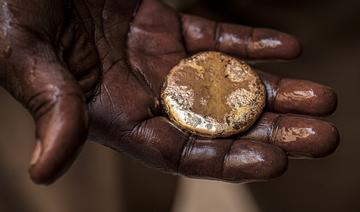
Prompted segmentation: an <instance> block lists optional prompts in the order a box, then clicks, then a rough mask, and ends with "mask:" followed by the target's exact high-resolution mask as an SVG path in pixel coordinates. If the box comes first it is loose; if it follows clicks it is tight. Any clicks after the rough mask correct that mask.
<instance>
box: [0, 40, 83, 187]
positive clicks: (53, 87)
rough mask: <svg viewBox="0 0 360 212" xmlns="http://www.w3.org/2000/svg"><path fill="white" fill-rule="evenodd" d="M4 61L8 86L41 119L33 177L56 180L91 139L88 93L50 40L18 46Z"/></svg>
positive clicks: (4, 73) (39, 179) (34, 156)
mask: <svg viewBox="0 0 360 212" xmlns="http://www.w3.org/2000/svg"><path fill="white" fill-rule="evenodd" d="M2 63H3V64H4V66H2V67H5V69H4V70H3V73H1V71H0V74H1V75H2V77H0V78H2V80H3V86H4V87H5V88H6V89H7V90H8V91H9V92H10V93H11V94H12V95H13V96H14V97H15V98H16V99H17V100H19V101H20V102H21V103H22V104H23V105H24V106H25V107H26V108H27V109H28V110H29V111H30V112H31V114H32V116H33V118H34V120H35V124H36V138H37V144H36V146H35V149H34V152H33V155H32V159H31V162H30V169H29V173H30V176H31V178H32V180H33V181H34V182H36V183H41V184H48V183H52V182H53V181H54V180H55V179H56V178H57V177H59V176H61V175H62V174H63V173H64V172H65V170H66V169H67V168H68V167H69V166H70V165H71V163H72V162H73V160H74V159H75V157H76V155H77V153H78V152H79V150H80V148H81V146H82V144H83V143H84V141H85V140H86V137H87V130H88V115H87V111H86V102H85V98H84V95H83V93H82V91H81V89H80V87H79V85H78V83H77V82H76V81H75V79H74V78H73V77H72V76H71V74H70V73H69V72H68V70H67V69H66V67H65V66H64V65H63V64H62V63H61V61H60V60H59V59H58V57H57V56H56V54H55V52H54V51H53V49H52V47H51V46H50V45H48V44H46V43H39V44H34V45H32V47H31V48H28V47H25V48H22V49H21V51H13V52H12V54H11V55H10V56H9V58H8V59H6V62H2ZM3 64H1V65H3Z"/></svg>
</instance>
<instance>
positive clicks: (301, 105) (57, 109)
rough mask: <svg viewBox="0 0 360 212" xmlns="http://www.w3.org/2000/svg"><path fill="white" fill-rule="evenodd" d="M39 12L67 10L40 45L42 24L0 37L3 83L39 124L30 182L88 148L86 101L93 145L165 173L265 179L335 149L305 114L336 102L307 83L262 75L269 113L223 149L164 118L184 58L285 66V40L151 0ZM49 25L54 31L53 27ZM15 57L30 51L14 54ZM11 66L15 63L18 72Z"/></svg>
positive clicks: (329, 133)
mask: <svg viewBox="0 0 360 212" xmlns="http://www.w3.org/2000/svg"><path fill="white" fill-rule="evenodd" d="M7 2H9V3H12V2H13V4H15V3H16V2H19V1H11V0H9V1H7ZM14 2H15V3H14ZM35 2H38V4H40V3H41V2H42V1H40V0H38V1H35ZM54 2H56V1H54ZM69 2H71V1H69ZM43 4H44V5H48V6H50V8H53V9H54V8H63V9H62V10H61V11H59V13H58V14H57V13H50V14H47V13H46V12H44V13H45V14H43V15H44V16H48V18H49V19H48V20H44V19H42V21H45V22H46V21H50V22H52V23H51V24H48V25H44V23H42V24H40V25H41V27H42V28H41V29H43V28H45V29H46V30H45V31H46V33H44V35H46V36H39V35H42V34H41V33H37V34H36V33H35V34H36V35H37V36H33V35H34V31H35V32H37V30H38V29H39V25H34V24H32V22H31V21H32V20H26V21H27V22H28V23H30V24H26V25H25V27H24V24H23V23H22V24H19V25H17V26H18V27H19V28H20V29H27V30H24V32H23V30H19V31H20V32H21V33H19V32H18V30H16V33H14V34H16V36H10V38H7V39H5V40H9V42H10V45H11V46H13V48H12V52H11V54H10V55H7V54H4V56H3V59H1V60H0V61H1V62H2V63H0V64H3V67H6V68H5V69H4V70H5V71H3V74H2V75H3V76H5V77H2V78H0V79H3V80H2V82H4V83H3V84H2V85H3V86H4V87H5V88H7V89H8V90H9V91H10V92H11V93H12V94H13V95H14V96H15V97H16V98H17V99H19V100H20V101H21V102H23V103H24V104H25V106H27V107H28V108H29V109H30V111H32V112H33V114H34V118H35V121H36V123H37V136H38V138H39V144H38V145H37V146H38V147H37V148H36V150H35V153H34V155H35V156H34V158H35V160H34V161H35V162H34V163H33V165H32V168H31V175H32V177H33V179H34V180H35V181H37V182H47V181H49V180H51V179H54V178H55V177H56V176H58V175H59V174H60V173H62V170H63V169H64V167H66V166H67V165H68V164H70V163H71V161H72V159H73V158H74V156H75V155H76V153H77V152H78V151H77V150H78V149H79V148H80V146H81V144H82V143H83V141H84V139H85V138H86V132H87V115H86V114H87V112H86V109H85V108H84V105H85V101H84V99H85V98H84V97H85V96H86V97H88V98H87V99H88V100H89V101H88V102H87V103H88V111H89V114H90V120H91V122H90V132H89V134H90V139H91V140H93V141H95V142H98V143H101V144H103V145H105V146H109V147H111V148H113V149H115V150H117V151H123V152H126V153H128V154H130V155H131V156H133V157H135V158H137V159H139V160H141V161H142V162H143V163H145V164H146V165H149V166H151V167H156V168H160V169H162V170H164V171H167V172H171V173H179V174H183V175H187V176H192V177H200V178H215V179H221V180H227V181H234V182H247V181H252V180H266V179H269V178H272V177H276V176H278V175H280V174H281V173H283V171H284V170H285V169H286V165H287V156H289V155H290V156H293V157H304V156H306V157H320V156H325V155H327V154H329V153H331V152H332V151H334V149H335V148H336V146H337V143H338V133H337V130H336V128H335V127H334V126H333V125H331V124H330V123H328V122H325V121H322V120H320V119H317V118H312V117H309V116H304V115H327V114H330V113H331V112H332V111H333V110H334V109H335V106H336V95H335V94H334V92H333V91H332V90H331V89H330V88H328V87H325V86H322V85H319V84H316V83H312V82H309V81H304V80H292V79H285V78H280V77H277V76H273V75H269V74H265V73H263V72H259V73H260V75H261V77H262V79H263V81H264V83H265V85H266V88H267V94H268V95H267V108H266V111H265V112H264V114H263V115H262V117H261V118H260V120H259V121H258V122H257V123H256V124H255V126H254V127H253V128H251V129H250V131H249V132H247V133H245V134H241V135H237V136H234V137H231V138H226V139H202V138H199V137H196V136H194V135H191V134H189V133H186V132H183V131H182V130H180V129H178V128H177V127H176V126H174V125H173V124H172V123H171V122H170V121H169V120H168V119H167V118H166V115H165V114H164V111H163V110H162V108H161V103H160V102H161V100H160V89H161V87H162V85H163V82H164V79H165V76H166V75H167V74H168V71H169V70H170V69H171V68H172V67H173V66H174V65H176V64H177V63H178V62H179V61H180V60H181V59H183V58H185V57H188V56H189V55H191V54H193V53H196V52H199V51H206V50H216V51H222V52H225V53H228V54H231V55H235V56H238V57H240V58H242V59H244V60H271V59H292V58H295V57H296V56H297V55H298V54H299V53H300V45H299V44H298V42H297V41H296V40H295V39H294V38H293V37H291V36H289V35H286V34H283V33H280V32H276V31H273V30H267V29H253V28H249V27H245V26H238V25H231V24H224V23H217V22H213V21H209V20H206V19H203V18H199V17H194V16H189V15H182V14H178V13H177V12H176V11H174V10H172V9H171V8H169V7H167V6H165V5H163V4H162V3H160V2H159V1H156V0H143V1H136V0H134V1H122V0H107V1H105V0H83V1H74V2H72V3H69V5H64V3H58V5H56V4H54V3H43ZM10 6H11V5H10ZM33 7H34V6H33ZM10 8H11V7H10ZM45 8H46V7H45ZM67 8H70V10H69V11H71V12H68V11H67V10H66V9H67ZM63 11H67V12H63ZM12 17H16V15H13V16H12ZM61 18H63V19H61ZM4 19H6V17H5V18H4ZM14 20H15V18H14ZM60 20H64V21H63V22H62V21H60ZM16 21H18V19H16ZM26 21H25V20H24V22H26ZM55 21H58V22H59V23H61V24H59V25H58V26H56V25H55V26H54V25H53V24H54V23H53V22H55ZM29 25H30V26H29ZM10 28H11V27H10ZM29 28H30V29H32V30H28V29H29ZM22 33H24V34H22ZM21 36H23V37H21ZM13 37H20V38H22V39H24V38H25V39H29V40H30V38H31V42H26V44H24V41H22V40H20V41H19V39H15V38H13ZM33 37H34V38H33ZM34 41H36V42H34ZM14 43H15V44H14ZM39 43H40V44H41V45H39ZM3 45H4V46H5V47H6V46H7V44H6V43H5V42H3ZM38 45H39V46H41V47H42V48H38ZM34 46H36V48H34ZM5 47H4V48H5ZM20 47H22V49H24V47H26V48H27V49H30V50H29V51H25V53H24V52H20V51H19V50H18V49H17V48H20ZM5 49H6V48H5ZM40 49H41V50H42V51H41V53H39V50H40ZM44 49H45V50H44ZM5 53H6V52H5ZM30 53H31V54H30ZM34 58H35V59H34ZM15 59H16V61H17V62H18V61H20V63H18V64H17V65H14V64H15ZM34 61H36V62H34ZM39 61H40V62H39ZM29 67H32V68H29ZM34 67H35V68H34ZM24 69H25V70H27V71H24ZM9 70H15V71H14V73H16V74H15V75H16V76H15V77H14V76H12V75H14V74H13V73H11V74H10V73H9V72H10V71H9ZM29 76H30V77H33V79H32V80H30V79H29ZM14 79H15V80H14ZM19 82H20V83H19ZM19 84H20V86H19ZM288 113H291V114H297V115H290V114H288Z"/></svg>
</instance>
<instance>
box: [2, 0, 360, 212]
mask: <svg viewBox="0 0 360 212" xmlns="http://www.w3.org/2000/svg"><path fill="white" fill-rule="evenodd" d="M166 2H167V3H169V4H170V5H172V6H173V7H176V8H178V9H179V10H181V11H183V12H186V13H191V14H196V15H201V16H204V17H207V18H210V19H215V20H219V21H226V22H232V23H238V24H243V25H250V26H254V27H266V28H273V29H277V30H280V31H284V32H287V33H290V34H293V35H295V36H297V37H298V38H299V39H300V40H301V42H302V43H303V46H304V53H303V56H302V57H301V58H300V59H299V60H296V61H292V62H289V63H265V64H257V65H256V66H257V68H259V69H262V70H264V71H268V72H272V73H276V74H280V75H283V76H288V77H293V78H302V79H309V80H313V81H317V82H320V83H323V84H327V85H329V86H331V87H333V88H334V89H335V90H336V91H337V93H338V97H339V106H338V110H337V112H336V113H335V114H334V115H333V116H331V117H330V118H329V119H330V120H331V121H333V122H334V123H335V124H336V125H337V126H338V128H339V131H340V133H341V144H340V147H339V148H338V150H337V151H336V152H335V154H333V155H332V156H330V157H327V158H324V159H318V160H292V161H290V164H289V170H288V172H286V173H285V175H284V176H282V177H280V178H278V179H275V180H273V181H271V182H266V183H254V184H248V185H237V184H228V183H221V182H212V181H206V180H191V179H185V178H182V177H176V176H172V175H166V174H162V173H159V172H158V171H155V170H151V169H148V168H145V167H143V166H142V165H139V164H137V163H136V162H134V161H132V160H130V159H128V158H127V157H126V156H124V155H122V154H119V153H115V152H113V151H112V150H108V149H106V148H104V147H102V146H99V145H97V144H94V143H91V142H89V143H87V144H86V146H85V148H84V150H83V152H82V154H81V155H80V158H79V160H77V162H76V163H75V165H74V166H73V167H72V168H71V170H70V172H69V173H68V174H66V175H65V176H64V177H63V178H62V179H60V180H59V181H58V182H57V183H56V184H55V185H52V186H50V187H41V186H35V185H33V184H32V182H31V181H30V180H29V178H28V176H27V174H26V172H25V171H26V170H27V167H28V164H27V162H28V161H29V158H30V154H31V150H32V148H33V145H34V144H35V142H34V133H33V130H34V127H33V123H32V119H31V117H30V116H29V114H28V113H27V112H26V111H25V110H24V109H22V107H21V106H20V105H19V104H18V103H17V102H15V101H14V100H13V99H12V98H11V97H10V96H9V95H8V94H6V93H5V92H4V91H3V90H0V152H1V153H0V211H4V212H18V211H19V212H20V211H21V212H27V211H29V212H49V211H50V212H84V211H86V212H98V211H105V212H137V211H147V212H153V211H154V212H163V211H164V212H168V211H169V212H200V211H207V212H218V211H221V212H222V211H226V212H262V211H264V212H282V211H284V212H303V211H311V212H312V211H317V212H325V211H326V212H338V211H347V212H353V211H354V212H357V211H360V201H358V200H357V199H358V196H359V195H360V181H359V180H360V168H359V163H360V154H359V153H360V151H359V149H360V142H359V139H358V136H357V132H358V131H357V130H358V129H359V125H358V124H359V123H358V122H357V121H360V114H359V111H358V109H359V108H360V96H359V91H360V70H359V69H360V42H359V38H360V14H359V12H360V1H356V0H353V1H352V0H343V1H341V2H339V1H335V0H317V1H310V0H302V1H295V0H222V1H215V0H214V1H210V0H167V1H166Z"/></svg>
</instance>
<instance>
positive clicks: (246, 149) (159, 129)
mask: <svg viewBox="0 0 360 212" xmlns="http://www.w3.org/2000/svg"><path fill="white" fill-rule="evenodd" d="M121 138H122V140H123V142H122V144H121V147H119V146H113V148H115V149H119V148H121V149H124V147H125V149H126V152H128V153H130V154H131V155H133V156H135V157H136V158H138V159H140V160H141V161H144V162H145V163H147V164H148V165H151V166H153V167H158V168H161V169H164V170H165V171H169V172H178V173H179V174H182V175H186V176H190V177H196V178H211V179H219V180H226V181H231V182H248V181H259V180H267V179H270V178H274V177H277V176H279V175H281V174H282V173H283V172H284V170H285V169H286V166H287V157H286V155H285V154H284V152H283V151H282V150H281V149H280V148H278V147H276V146H273V145H268V144H265V143H256V142H253V141H250V140H236V141H233V140H230V139H215V140H208V139H199V138H195V137H189V136H188V135H186V134H184V133H183V132H182V131H180V130H179V129H177V128H176V127H174V125H172V124H171V123H170V122H169V121H168V120H167V119H165V118H163V117H156V118H152V119H150V120H148V121H145V122H143V123H141V124H139V125H137V126H136V127H135V128H134V129H133V130H132V131H131V132H129V133H128V134H127V135H126V136H121ZM124 142H125V144H124Z"/></svg>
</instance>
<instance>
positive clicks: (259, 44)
mask: <svg viewBox="0 0 360 212" xmlns="http://www.w3.org/2000/svg"><path fill="white" fill-rule="evenodd" d="M248 49H249V55H250V56H251V57H252V58H255V59H256V58H262V59H282V60H292V59H295V58H297V57H299V56H300V55H301V53H302V46H301V43H300V41H299V40H298V39H297V38H295V37H294V36H292V35H289V34H286V33H282V32H279V31H276V30H271V29H262V28H257V29H256V28H255V29H254V31H253V35H252V42H250V43H249V47H248Z"/></svg>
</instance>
